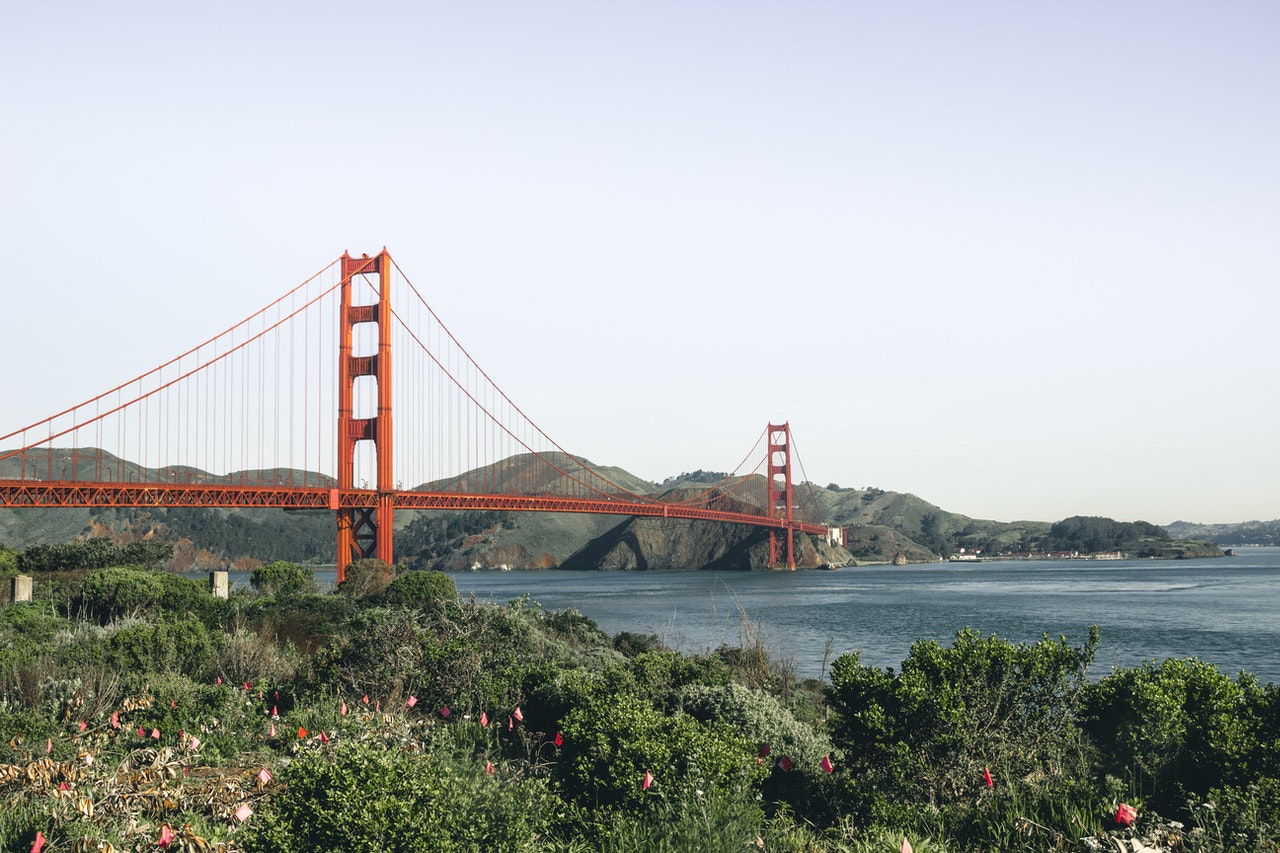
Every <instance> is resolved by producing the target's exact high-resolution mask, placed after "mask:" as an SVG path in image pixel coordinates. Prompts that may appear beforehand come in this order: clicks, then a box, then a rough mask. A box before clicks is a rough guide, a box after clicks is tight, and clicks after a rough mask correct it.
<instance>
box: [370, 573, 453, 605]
mask: <svg viewBox="0 0 1280 853" xmlns="http://www.w3.org/2000/svg"><path fill="white" fill-rule="evenodd" d="M457 597H458V587H457V585H455V584H454V582H453V578H451V577H449V576H448V575H446V574H445V573H444V572H434V571H411V572H406V573H404V574H402V575H400V576H399V577H398V578H396V579H395V580H393V581H392V582H391V585H390V586H388V587H387V592H386V596H385V598H386V601H387V603H388V604H394V605H397V606H399V607H430V606H431V605H432V604H434V603H436V602H438V601H452V600H453V599H456V598H457Z"/></svg>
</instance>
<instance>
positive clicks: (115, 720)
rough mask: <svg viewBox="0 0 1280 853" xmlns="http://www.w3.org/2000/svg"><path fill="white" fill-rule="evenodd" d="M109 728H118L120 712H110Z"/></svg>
mask: <svg viewBox="0 0 1280 853" xmlns="http://www.w3.org/2000/svg"><path fill="white" fill-rule="evenodd" d="M111 728H113V729H118V728H120V712H119V711H112V712H111Z"/></svg>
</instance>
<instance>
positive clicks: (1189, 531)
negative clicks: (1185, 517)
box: [1165, 519, 1280, 546]
mask: <svg viewBox="0 0 1280 853" xmlns="http://www.w3.org/2000/svg"><path fill="white" fill-rule="evenodd" d="M1165 529H1166V530H1168V531H1169V535H1170V536H1172V537H1173V538H1174V539H1206V540H1208V541H1210V542H1215V543H1217V544H1218V545H1227V546H1231V545H1235V546H1241V545H1270V546H1278V545H1280V519H1277V520H1275V521H1242V522H1240V523H1238V524H1194V523H1192V522H1189V521H1175V522H1174V523H1173V524H1170V525H1167V526H1166V527H1165Z"/></svg>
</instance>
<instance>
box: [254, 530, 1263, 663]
mask: <svg viewBox="0 0 1280 853" xmlns="http://www.w3.org/2000/svg"><path fill="white" fill-rule="evenodd" d="M1236 554H1237V556H1235V557H1222V558H1218V559H1204V560H1126V561H1115V562H1111V561H1100V562H1083V561H1034V562H997V563H978V564H954V563H947V564H930V565H918V566H903V567H892V566H876V567H868V568H849V569H839V570H837V571H833V572H828V571H803V572H795V573H791V572H751V573H747V572H618V573H615V572H566V571H556V570H551V571H533V572H461V573H457V574H454V575H453V579H454V581H455V582H456V583H457V586H458V592H459V593H460V594H461V595H472V594H474V595H475V596H476V597H477V598H478V599H481V600H483V601H493V602H497V603H505V602H507V601H509V600H511V599H513V598H519V597H521V596H524V595H526V594H527V595H528V596H529V597H530V600H532V601H534V602H537V603H538V604H540V605H542V606H543V607H544V608H546V609H547V610H563V609H565V608H569V607H572V608H574V609H576V610H578V611H580V612H582V613H583V614H585V615H586V616H588V617H590V618H591V619H593V620H595V622H596V623H597V624H598V625H599V626H600V628H601V629H602V630H603V631H605V632H606V633H608V634H610V635H613V634H616V633H618V632H620V631H632V632H635V633H649V632H652V633H656V634H658V635H659V636H661V637H663V638H664V639H665V640H666V642H667V644H668V645H670V646H671V647H672V648H678V649H681V650H683V651H690V652H696V651H706V650H708V649H712V648H716V647H717V646H719V645H721V644H725V643H727V644H730V645H737V644H738V643H739V642H740V641H741V639H742V633H741V632H742V623H743V617H745V618H746V620H748V621H749V622H750V623H751V624H752V625H753V626H754V627H755V629H756V630H757V631H758V632H759V634H760V635H761V636H762V637H763V640H764V643H765V646H766V648H768V649H769V651H770V653H771V654H772V655H773V657H774V658H776V659H779V660H789V661H791V662H792V663H793V664H794V665H795V668H796V672H797V673H798V674H799V675H801V676H812V677H816V676H818V675H819V674H821V673H822V670H823V662H824V657H828V663H829V661H830V660H834V658H835V656H836V655H839V654H841V653H843V652H851V651H857V652H860V653H861V656H862V657H861V659H862V662H863V663H865V664H868V665H871V666H877V667H895V668H896V667H898V666H899V665H901V663H902V660H903V659H904V658H905V657H906V656H907V652H908V650H909V649H910V647H911V644H912V643H913V642H914V641H915V640H917V639H934V640H938V641H939V642H942V643H944V644H949V643H950V642H951V639H952V638H953V637H954V636H955V633H956V631H958V630H960V629H962V628H966V627H971V628H975V629H978V630H980V631H982V632H983V633H984V634H991V633H995V634H997V635H998V636H1000V637H1003V638H1005V639H1008V640H1012V641H1014V642H1034V641H1036V640H1038V639H1040V637H1041V636H1042V635H1043V634H1045V633H1046V632H1047V633H1048V634H1049V636H1050V637H1053V638H1055V639H1056V638H1057V637H1058V635H1059V634H1064V635H1066V637H1067V641H1068V642H1069V643H1071V644H1072V645H1082V644H1083V643H1084V641H1085V640H1086V639H1087V637H1088V630H1089V626H1090V625H1097V626H1098V627H1099V628H1100V629H1101V632H1102V643H1101V645H1100V647H1099V649H1098V655H1097V658H1096V662H1095V664H1094V669H1093V671H1092V674H1093V675H1094V676H1095V677H1101V676H1102V675H1105V674H1106V673H1108V672H1110V671H1111V669H1112V668H1113V667H1132V666H1137V665H1139V664H1141V663H1142V662H1144V661H1148V660H1153V659H1154V660H1163V659H1165V658H1170V657H1174V658H1186V657H1195V658H1199V659H1200V660H1203V661H1207V662H1209V663H1212V664H1214V665H1216V666H1217V667H1218V668H1219V669H1221V670H1222V671H1223V672H1226V673H1228V674H1230V675H1235V674H1236V673H1238V672H1239V671H1240V670H1247V671H1249V672H1252V673H1254V674H1255V675H1257V676H1258V677H1259V679H1261V680H1262V681H1263V682H1268V681H1271V682H1277V683H1280V617H1278V616H1277V613H1280V548H1242V549H1238V550H1237V551H1236ZM317 578H318V579H319V580H320V581H321V583H322V584H323V583H325V582H328V583H332V581H333V572H332V571H330V572H328V573H325V572H319V573H317ZM241 581H243V578H242V579H241ZM828 643H830V655H829V656H828V655H826V652H827V649H828Z"/></svg>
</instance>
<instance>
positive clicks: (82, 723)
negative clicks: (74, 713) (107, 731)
mask: <svg viewBox="0 0 1280 853" xmlns="http://www.w3.org/2000/svg"><path fill="white" fill-rule="evenodd" d="M87 728H89V724H88V723H86V722H85V721H84V720H81V721H80V731H84V730H85V729H87Z"/></svg>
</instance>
